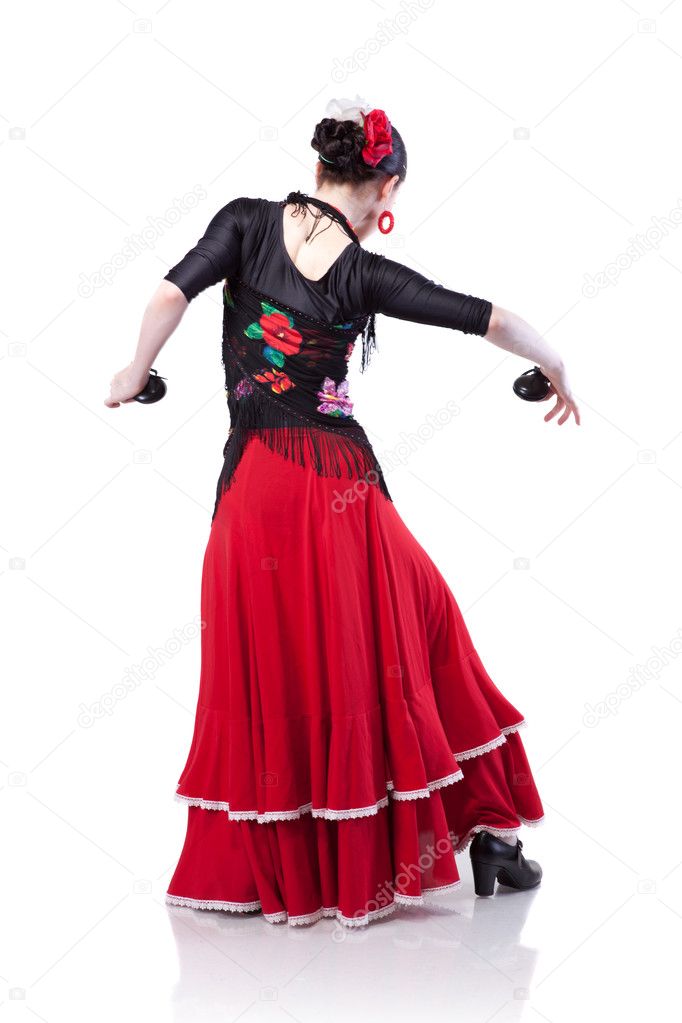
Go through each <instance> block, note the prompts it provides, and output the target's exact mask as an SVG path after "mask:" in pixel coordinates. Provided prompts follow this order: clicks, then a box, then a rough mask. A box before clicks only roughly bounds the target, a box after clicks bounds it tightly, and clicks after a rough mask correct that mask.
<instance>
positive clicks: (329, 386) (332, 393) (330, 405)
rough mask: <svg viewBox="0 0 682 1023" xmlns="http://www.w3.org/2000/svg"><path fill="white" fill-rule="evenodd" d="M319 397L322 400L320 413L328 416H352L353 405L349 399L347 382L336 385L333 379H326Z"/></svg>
mask: <svg viewBox="0 0 682 1023" xmlns="http://www.w3.org/2000/svg"><path fill="white" fill-rule="evenodd" d="M317 397H318V398H320V404H319V405H318V406H317V411H318V412H324V413H325V414H326V415H328V416H350V415H352V412H353V403H352V402H351V401H349V399H348V381H347V380H342V381H341V382H340V383H339V384H335V383H334V381H333V380H332V378H331V377H325V378H324V381H323V383H322V390H321V391H318V392H317Z"/></svg>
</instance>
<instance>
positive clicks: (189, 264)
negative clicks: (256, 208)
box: [164, 196, 252, 302]
mask: <svg viewBox="0 0 682 1023" xmlns="http://www.w3.org/2000/svg"><path fill="white" fill-rule="evenodd" d="M251 201H252V200H249V199H248V198H247V197H245V196H242V197H240V198H239V199H232V201H231V202H228V203H227V205H226V206H223V208H222V209H221V210H218V212H217V213H216V214H215V216H214V217H213V219H212V220H211V222H210V223H209V225H208V227H207V228H206V230H205V232H204V234H203V235H202V237H201V238H200V239H199V241H198V242H197V243H196V245H195V246H194V248H193V249H190V250H189V252H188V253H186V255H184V256H183V258H182V259H181V260H180V262H179V263H176V265H175V266H174V267H172V268H171V269H170V270H169V271H168V273H167V274H166V275H165V277H164V280H165V281H171V283H172V284H175V285H176V286H177V287H178V288H180V290H181V291H182V293H183V294H184V296H185V298H186V299H187V301H188V302H191V301H192V299H193V298H196V296H197V295H198V294H199V292H200V291H203V290H204V289H205V288H208V287H209V286H210V285H211V284H217V283H218V281H221V280H223V279H224V278H225V277H229V276H230V274H233V273H237V272H238V270H239V264H240V259H241V249H242V237H243V232H244V216H245V214H246V212H247V211H246V207H247V205H248V203H249V202H251Z"/></svg>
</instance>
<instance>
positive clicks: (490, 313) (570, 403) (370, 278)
mask: <svg viewBox="0 0 682 1023" xmlns="http://www.w3.org/2000/svg"><path fill="white" fill-rule="evenodd" d="M363 271H364V274H363V276H364V288H365V300H366V303H367V306H368V308H370V309H372V310H373V311H374V312H378V313H385V314H386V315H387V316H394V317H397V318H398V319H401V320H411V321H412V322H414V323H428V324H431V325H434V326H439V327H449V328H451V329H452V330H459V331H461V332H462V333H464V334H477V335H478V336H479V337H484V338H485V339H486V341H490V342H491V343H492V344H494V345H497V346H498V348H504V349H505V351H508V352H511V353H513V354H514V355H520V356H521V357H522V358H525V359H530V360H532V361H533V362H535V363H536V364H537V365H538V366H539V367H540V369H541V370H542V372H543V373H544V374H545V376H546V377H547V378H548V379H549V381H550V383H551V385H552V389H551V391H550V397H551V395H552V394H555V395H556V397H557V404H556V406H555V407H554V408H553V409H552V410H551V412H548V413H547V415H546V416H545V421H547V422H549V420H550V419H554V417H555V416H557V415H558V414H559V413H561V418H560V419H559V425H562V424H563V423H565V422H566V420H567V419H568V417H569V415H570V414H571V412H572V413H573V414H574V416H575V420H576V423H578V424H579V423H580V414H579V412H578V408H577V406H576V404H575V401H574V400H573V396H572V394H571V388H570V386H569V384H568V380H567V378H566V371H565V369H564V364H563V362H562V360H561V357H560V356H559V354H558V352H555V351H554V349H553V348H551V347H550V346H549V345H548V344H547V343H546V341H544V340H543V338H542V337H541V336H540V334H538V332H537V331H536V330H535V329H534V328H533V327H531V325H530V324H529V323H526V321H525V320H522V319H521V317H520V316H517V315H516V313H512V312H510V311H509V310H508V309H501V308H500V307H499V306H495V305H493V303H492V302H490V301H488V299H483V298H477V297H476V296H474V295H465V294H462V293H461V292H459V291H452V290H451V289H449V288H446V287H444V286H443V285H442V284H436V283H435V282H434V281H432V280H430V279H429V278H428V277H425V276H424V275H423V274H420V273H419V272H418V271H417V270H413V269H412V268H411V267H408V266H405V265H404V264H403V263H398V262H396V261H395V260H392V259H387V258H386V256H380V255H378V254H376V253H374V252H367V251H365V252H364V253H363ZM545 400H548V399H545Z"/></svg>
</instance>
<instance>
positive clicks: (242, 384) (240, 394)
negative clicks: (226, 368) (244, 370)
mask: <svg viewBox="0 0 682 1023" xmlns="http://www.w3.org/2000/svg"><path fill="white" fill-rule="evenodd" d="M234 394H235V397H236V398H246V397H247V396H248V395H249V394H253V384H252V383H251V381H250V380H249V378H248V377H242V378H241V380H240V381H239V383H238V384H237V386H236V387H235V389H234Z"/></svg>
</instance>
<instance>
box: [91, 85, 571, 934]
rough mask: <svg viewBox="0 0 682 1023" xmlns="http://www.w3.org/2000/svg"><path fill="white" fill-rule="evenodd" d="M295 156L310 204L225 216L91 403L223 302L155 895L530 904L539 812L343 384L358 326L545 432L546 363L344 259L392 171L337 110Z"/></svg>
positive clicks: (529, 349) (499, 331)
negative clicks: (196, 579) (481, 367)
mask: <svg viewBox="0 0 682 1023" xmlns="http://www.w3.org/2000/svg"><path fill="white" fill-rule="evenodd" d="M325 113H326V116H325V117H323V118H322V119H321V120H320V122H319V123H318V124H317V125H316V126H315V130H314V133H313V137H312V140H311V145H312V148H313V149H314V150H315V151H316V152H317V154H318V158H317V161H316V167H315V178H316V189H315V192H314V193H312V194H310V195H308V194H305V193H302V192H300V191H294V192H290V193H289V194H288V195H287V196H286V198H285V199H282V200H270V199H263V198H249V197H241V198H236V199H233V200H232V201H230V202H228V203H227V205H225V206H223V208H222V209H220V210H219V211H218V212H217V213H216V214H215V216H214V217H213V219H212V220H211V221H210V223H209V224H208V226H207V228H206V232H205V234H204V235H203V237H202V238H201V239H200V240H199V241H198V243H197V244H196V246H195V247H194V248H193V249H191V251H189V252H188V253H187V254H186V255H185V256H184V258H183V259H181V260H180V262H179V263H178V264H177V265H176V266H174V267H173V268H172V269H171V270H169V272H168V273H167V274H166V276H165V278H164V280H163V281H161V282H160V284H159V287H158V290H157V292H156V294H155V295H154V296H153V298H152V300H151V302H150V304H149V306H148V308H147V310H146V311H145V315H144V318H143V323H142V329H141V335H140V339H139V343H138V346H137V350H136V353H135V357H134V359H133V361H132V362H131V363H130V364H129V365H128V366H127V367H126V368H125V369H124V370H122V371H121V372H120V373H117V374H116V376H114V377H113V379H112V381H111V393H110V396H109V397H108V398H107V399H106V401H105V404H106V405H107V406H109V407H111V408H116V407H118V406H119V405H121V404H123V403H126V402H129V401H132V400H134V399H135V398H136V396H139V395H140V392H141V391H142V390H144V389H145V386H149V381H150V380H156V379H158V378H156V377H151V376H150V370H151V369H152V363H153V362H154V359H155V358H156V356H157V355H158V353H159V351H160V350H161V348H162V346H163V344H164V343H165V342H166V341H167V340H168V338H169V337H170V335H171V334H172V333H173V331H174V330H175V328H176V327H177V325H178V323H179V322H180V320H181V318H182V316H183V314H184V312H185V310H186V308H187V306H188V304H189V303H190V302H191V301H192V300H193V299H194V298H195V297H196V296H197V295H198V294H199V293H200V292H201V291H203V290H204V289H205V288H207V287H209V286H210V285H213V284H216V283H218V282H222V286H223V299H224V302H223V335H222V360H223V364H224V367H225V380H226V392H227V405H228V410H229V415H230V424H231V425H230V429H229V434H228V437H227V441H226V443H225V447H224V450H223V455H224V463H223V467H222V471H221V472H220V475H219V479H218V484H217V488H216V498H215V507H214V511H213V517H212V520H211V525H210V533H209V538H208V543H207V547H206V552H205V555H204V561H203V572H202V583H201V612H202V618H203V620H204V621H205V623H206V627H205V629H204V630H203V632H202V647H201V675H200V681H199V696H198V702H197V706H196V718H195V725H194V733H193V738H192V741H191V745H190V748H189V753H188V756H187V759H186V763H185V766H184V769H183V770H182V773H181V776H180V779H179V783H178V786H177V793H176V795H177V798H178V799H179V800H181V801H182V802H183V803H184V804H185V805H186V807H187V815H188V816H187V832H186V838H185V842H184V846H183V848H182V852H181V855H180V858H179V861H178V863H177V866H176V869H175V872H174V874H173V877H172V880H171V882H170V885H169V887H168V891H167V895H166V899H167V901H168V902H170V903H174V904H178V905H181V906H190V907H195V908H199V909H214V910H227V911H233V912H238V913H243V912H253V911H256V912H259V913H262V915H263V917H264V919H265V920H266V921H268V922H270V923H275V922H285V921H286V922H288V923H289V924H292V925H293V924H310V923H314V922H315V921H317V920H319V919H320V918H321V917H333V918H335V919H337V920H338V921H340V923H342V924H345V925H347V926H359V925H363V924H367V923H370V922H372V921H375V920H377V919H378V918H380V917H383V916H385V915H386V914H388V913H390V912H392V911H394V910H395V909H396V908H398V907H399V906H401V905H413V904H421V903H423V902H424V900H425V899H427V898H428V897H430V896H434V895H438V894H440V893H444V892H449V891H450V890H452V889H453V888H455V887H456V886H457V885H458V884H460V883H461V881H460V879H459V874H458V870H457V865H456V859H455V857H456V854H457V853H461V852H462V851H463V850H465V849H466V848H469V850H470V857H471V862H472V866H473V876H474V883H475V891H476V894H477V895H479V896H485V895H492V894H493V892H494V889H495V882H496V881H497V882H499V883H501V884H503V885H506V886H510V887H511V888H515V889H518V890H525V889H529V888H533V887H536V886H537V885H538V884H539V883H540V878H541V873H542V872H541V868H540V866H539V864H538V863H537V862H535V861H533V860H529V859H526V857H525V856H524V854H523V852H522V843H521V841H520V840H519V838H518V832H519V830H520V828H521V827H522V825H535V824H538V823H540V821H541V820H542V818H543V808H542V804H541V801H540V797H539V795H538V792H537V789H536V785H535V782H534V780H533V776H532V773H531V769H530V766H529V764H528V761H527V758H526V754H525V751H524V747H523V744H522V741H521V738H520V736H519V729H520V728H521V726H522V725H523V724H524V720H523V717H522V715H521V713H520V712H519V711H518V710H517V709H516V707H514V706H513V705H512V704H511V703H510V702H509V701H508V700H507V699H506V698H505V696H504V695H503V694H502V693H501V691H500V690H499V689H498V688H497V687H496V686H495V684H494V683H493V681H492V680H491V678H490V677H489V676H488V674H487V672H486V669H485V667H484V666H483V664H482V662H481V659H480V658H479V655H478V653H477V652H476V650H475V649H474V646H473V644H472V640H471V638H470V635H469V632H468V630H467V627H466V625H465V623H464V620H463V618H462V614H461V612H460V609H459V606H458V604H457V602H456V600H455V597H454V596H453V594H452V592H451V590H450V589H449V588H448V585H447V584H446V582H445V579H444V578H443V576H442V575H441V574H440V572H439V570H438V569H437V567H436V565H435V564H434V563H433V562H432V561H431V559H430V558H429V557H428V555H427V554H426V552H425V551H424V549H423V548H422V547H421V546H420V545H419V543H418V542H417V540H416V539H415V538H414V536H413V535H412V534H411V533H410V531H409V530H408V528H407V527H406V525H405V523H404V522H403V521H402V519H401V518H400V515H399V513H398V511H397V510H396V507H395V505H394V504H393V502H392V499H391V496H390V493H389V489H388V487H387V484H386V480H385V478H384V475H383V473H382V470H381V466H380V465H379V463H378V461H377V458H376V457H375V455H374V452H373V451H372V446H371V444H370V442H369V440H368V438H367V435H366V433H365V432H364V430H363V428H362V426H361V425H360V423H359V422H358V421H357V420H356V419H355V417H354V415H353V403H352V401H351V398H350V396H349V391H348V381H347V371H348V363H349V360H350V358H351V356H352V353H353V351H354V348H355V346H356V344H357V342H358V340H360V345H359V348H361V369H363V370H364V368H365V367H366V365H367V362H368V360H369V359H370V356H371V355H372V353H373V352H374V350H375V348H376V344H375V333H374V317H375V314H377V313H383V314H384V315H386V316H392V317H398V318H399V319H403V320H411V321H413V322H415V323H424V324H432V325H439V326H442V327H448V328H450V329H452V330H456V331H461V332H463V333H465V334H474V335H479V336H480V337H484V338H485V339H486V340H487V341H490V342H491V343H492V344H494V345H497V346H499V347H500V348H502V349H504V350H506V351H508V352H513V353H515V354H519V355H523V356H524V357H526V358H528V359H530V360H532V361H533V362H535V363H536V364H537V365H538V366H539V367H540V369H541V370H542V372H543V373H544V374H545V376H546V377H547V378H548V379H549V381H550V383H551V390H550V394H553V395H555V397H556V404H555V406H554V408H553V409H552V410H551V411H550V412H548V413H547V414H546V415H545V417H544V418H545V420H546V421H550V420H552V419H555V417H557V416H559V418H558V420H557V421H558V423H559V424H563V423H565V422H566V421H567V420H568V419H569V417H570V415H571V414H572V415H573V416H574V418H575V421H576V423H578V424H579V422H580V418H579V413H578V409H577V406H576V404H575V402H574V400H573V397H572V395H571V391H570V387H569V384H568V382H567V379H566V375H565V371H564V366H563V363H562V360H561V358H560V357H559V355H558V354H557V353H556V352H555V351H554V350H552V349H551V348H550V347H549V346H548V345H547V344H546V343H545V342H544V340H543V339H542V338H541V337H540V336H539V334H538V333H537V332H536V331H535V330H534V329H533V328H532V327H531V326H529V324H528V323H526V322H525V321H524V320H522V319H521V318H520V317H518V316H517V315H515V314H514V313H512V312H510V311H508V310H505V309H501V308H499V307H497V306H494V305H493V304H492V303H491V302H490V301H487V300H485V299H481V298H475V297H473V296H471V295H464V294H460V293H458V292H456V291H451V290H449V289H447V288H445V287H443V286H442V285H437V284H435V283H434V282H433V281H431V280H428V279H427V278H426V277H423V276H422V275H420V274H419V273H417V272H415V271H414V270H412V269H410V268H409V267H407V266H404V265H403V264H401V263H398V262H395V261H393V260H391V259H387V258H385V257H384V256H380V255H377V254H375V253H373V252H369V251H367V250H366V249H365V248H363V246H362V244H361V242H362V241H363V240H364V239H365V238H367V237H368V236H369V235H370V234H371V233H372V231H374V230H375V229H376V228H377V227H379V229H380V230H381V231H383V232H387V231H389V230H391V228H392V227H393V223H394V218H393V214H392V212H391V208H392V206H393V205H394V203H395V200H396V197H397V195H398V193H399V190H400V189H401V188H402V187H403V182H404V181H405V177H406V171H407V156H406V150H405V144H404V142H403V139H402V138H401V136H400V133H399V132H398V130H397V129H396V128H395V126H394V125H392V124H391V123H390V121H389V120H388V118H387V116H386V114H385V112H384V111H383V110H378V109H374V108H371V107H370V106H369V105H368V104H366V103H364V102H363V101H362V99H361V97H356V99H355V101H349V100H339V101H336V100H334V101H332V102H331V103H330V104H329V106H328V107H327V110H326V111H325Z"/></svg>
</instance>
